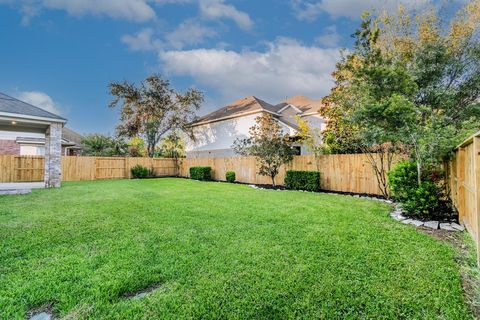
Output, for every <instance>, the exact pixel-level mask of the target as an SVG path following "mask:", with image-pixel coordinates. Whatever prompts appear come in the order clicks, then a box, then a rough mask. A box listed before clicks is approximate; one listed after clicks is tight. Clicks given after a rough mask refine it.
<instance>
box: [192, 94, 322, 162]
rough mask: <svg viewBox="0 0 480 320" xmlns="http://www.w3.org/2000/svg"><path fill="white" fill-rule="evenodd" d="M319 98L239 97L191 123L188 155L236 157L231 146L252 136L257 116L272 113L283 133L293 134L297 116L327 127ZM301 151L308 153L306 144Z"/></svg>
mask: <svg viewBox="0 0 480 320" xmlns="http://www.w3.org/2000/svg"><path fill="white" fill-rule="evenodd" d="M322 106H323V105H322V103H321V101H320V100H312V99H309V98H307V97H304V96H295V97H291V98H289V99H286V100H285V101H283V102H281V103H279V104H277V105H272V104H269V103H268V102H265V101H263V100H261V99H258V98H256V97H253V96H250V97H246V98H243V99H239V100H237V101H235V102H233V103H231V104H229V105H227V106H225V107H223V108H221V109H219V110H216V111H214V112H212V113H209V114H207V115H205V116H203V117H201V118H200V119H198V120H197V121H195V122H194V123H193V124H192V127H193V131H194V135H195V141H187V144H186V152H187V158H203V157H215V158H219V157H231V156H235V155H236V154H235V152H234V151H233V149H232V145H233V143H234V141H235V140H236V139H237V138H240V139H244V138H247V137H248V136H249V129H250V128H251V127H252V126H253V125H254V124H255V118H257V117H258V116H261V115H262V114H264V113H269V114H271V115H272V116H273V117H274V118H275V119H276V120H277V121H278V123H279V124H280V126H281V128H282V130H283V132H284V133H288V134H290V135H292V136H294V135H295V134H296V133H297V130H298V125H297V120H296V117H297V116H299V117H301V118H302V119H304V120H306V121H308V123H309V124H310V126H312V127H315V128H319V129H321V130H324V129H325V127H326V124H327V121H326V119H324V118H323V117H321V116H320V114H319V110H320V108H321V107H322ZM296 147H297V148H298V154H307V152H306V149H305V147H303V146H301V145H298V146H296Z"/></svg>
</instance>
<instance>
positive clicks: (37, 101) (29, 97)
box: [16, 91, 60, 114]
mask: <svg viewBox="0 0 480 320" xmlns="http://www.w3.org/2000/svg"><path fill="white" fill-rule="evenodd" d="M16 97H17V99H19V100H22V101H25V102H27V103H30V104H31V105H33V106H35V107H39V108H42V109H44V110H46V111H48V112H52V113H54V114H59V113H60V112H59V108H58V105H57V104H56V103H55V102H54V101H53V99H52V98H51V97H50V96H49V95H48V94H46V93H45V92H41V91H23V92H20V93H18V94H17V95H16Z"/></svg>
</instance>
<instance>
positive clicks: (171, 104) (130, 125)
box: [109, 75, 203, 157]
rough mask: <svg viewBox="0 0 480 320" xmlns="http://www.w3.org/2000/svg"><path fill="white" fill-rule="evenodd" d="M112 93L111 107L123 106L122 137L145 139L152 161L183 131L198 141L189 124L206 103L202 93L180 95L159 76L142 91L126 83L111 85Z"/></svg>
mask: <svg viewBox="0 0 480 320" xmlns="http://www.w3.org/2000/svg"><path fill="white" fill-rule="evenodd" d="M109 89H110V94H111V95H112V96H114V100H113V101H112V102H111V103H110V107H112V108H113V107H116V106H118V105H121V110H120V121H121V124H120V125H118V126H117V131H118V133H119V134H121V135H124V136H127V137H129V138H133V137H136V136H140V137H141V138H143V140H144V141H145V143H146V145H147V154H148V156H149V157H153V156H154V153H155V146H156V145H157V144H158V142H159V141H160V139H161V138H162V137H163V136H164V135H166V134H167V133H168V132H173V131H181V132H184V133H186V134H187V135H188V136H189V137H190V138H191V139H192V140H194V138H195V137H194V136H193V131H192V129H191V127H190V126H189V124H190V123H191V122H192V121H193V120H194V119H195V118H196V116H195V112H196V111H197V110H198V109H199V108H200V104H201V103H202V102H203V94H202V93H201V92H200V91H198V90H196V89H189V90H187V92H185V93H183V94H182V93H179V92H177V91H175V90H174V89H172V88H171V87H170V82H169V81H168V80H164V79H162V78H161V77H160V76H158V75H153V76H150V77H148V78H146V79H145V80H144V81H142V83H141V84H140V86H139V87H137V86H135V85H134V84H131V83H129V82H127V81H124V82H121V83H120V82H112V83H110V85H109Z"/></svg>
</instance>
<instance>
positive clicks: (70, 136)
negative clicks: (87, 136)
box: [62, 127, 83, 145]
mask: <svg viewBox="0 0 480 320" xmlns="http://www.w3.org/2000/svg"><path fill="white" fill-rule="evenodd" d="M62 139H65V140H67V141H69V142H71V143H75V144H76V145H81V144H82V139H83V136H82V135H81V134H79V133H77V132H75V131H73V130H71V129H69V128H67V127H63V129H62Z"/></svg>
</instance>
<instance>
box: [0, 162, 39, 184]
mask: <svg viewBox="0 0 480 320" xmlns="http://www.w3.org/2000/svg"><path fill="white" fill-rule="evenodd" d="M44 170H45V168H44V160H43V157H40V156H0V182H25V181H43V173H44Z"/></svg>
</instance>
